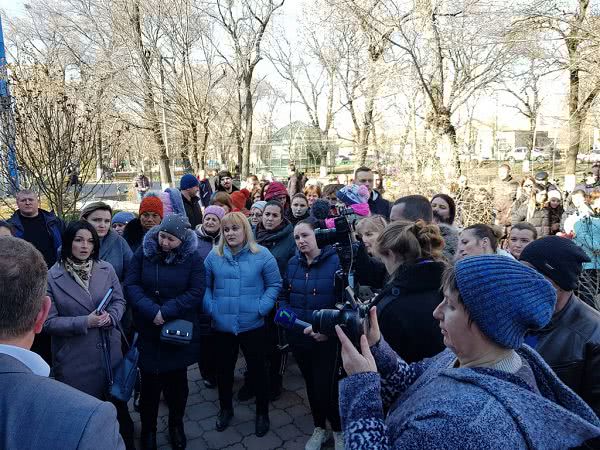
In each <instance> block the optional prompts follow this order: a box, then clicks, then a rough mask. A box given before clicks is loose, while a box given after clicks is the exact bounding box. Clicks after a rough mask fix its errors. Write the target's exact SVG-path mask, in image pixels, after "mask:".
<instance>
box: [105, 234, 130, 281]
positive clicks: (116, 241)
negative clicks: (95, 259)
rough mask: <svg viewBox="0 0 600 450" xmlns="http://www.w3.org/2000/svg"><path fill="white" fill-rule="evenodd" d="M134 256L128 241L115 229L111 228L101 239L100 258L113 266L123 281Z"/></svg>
mask: <svg viewBox="0 0 600 450" xmlns="http://www.w3.org/2000/svg"><path fill="white" fill-rule="evenodd" d="M132 257H133V252H132V251H131V248H129V244H128V243H127V241H126V240H125V239H123V238H122V237H121V236H119V234H118V233H116V232H114V231H113V230H110V231H109V232H108V234H107V235H106V236H105V237H104V239H102V240H101V241H100V259H101V260H102V261H106V262H108V263H110V264H111V265H112V266H113V269H115V273H116V274H117V277H118V278H119V281H121V282H123V280H124V279H125V269H126V268H127V266H129V261H131V258H132Z"/></svg>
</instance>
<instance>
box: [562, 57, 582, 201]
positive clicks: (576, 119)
mask: <svg viewBox="0 0 600 450" xmlns="http://www.w3.org/2000/svg"><path fill="white" fill-rule="evenodd" d="M575 52H576V50H575V51H570V52H569V53H570V61H571V65H570V70H569V149H568V150H567V158H566V161H565V189H566V190H568V191H572V190H573V188H574V187H575V181H576V177H575V170H576V165H577V153H578V152H579V143H580V141H581V125H582V120H581V119H582V118H581V114H580V111H579V69H578V67H577V64H575V63H576V59H577V58H576V53H575Z"/></svg>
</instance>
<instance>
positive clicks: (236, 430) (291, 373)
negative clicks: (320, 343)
mask: <svg viewBox="0 0 600 450" xmlns="http://www.w3.org/2000/svg"><path fill="white" fill-rule="evenodd" d="M243 367H244V364H243V359H242V358H241V357H240V359H239V360H238V365H237V368H236V371H235V380H234V387H233V392H234V400H233V408H234V414H235V415H234V418H233V420H232V422H231V425H230V426H229V428H227V430H225V431H223V432H221V433H219V432H217V431H216V430H215V421H216V416H217V412H218V410H219V400H218V395H217V390H216V389H208V388H206V387H205V386H204V383H203V382H202V379H201V378H200V373H199V371H198V367H197V366H196V365H194V366H191V367H190V368H189V370H188V384H189V388H190V394H189V396H188V403H187V408H186V414H185V422H184V425H185V432H186V436H187V439H188V446H187V448H188V449H189V450H205V449H210V450H217V449H227V450H271V449H285V450H303V449H304V444H305V443H306V441H307V440H308V438H309V437H310V435H311V434H312V431H313V421H312V417H311V415H310V409H309V406H308V400H307V398H306V391H305V388H304V380H303V379H302V376H301V375H300V371H299V369H298V366H297V365H296V363H295V361H294V359H293V357H291V355H290V358H289V360H288V367H287V370H286V373H285V375H284V378H283V387H284V391H283V394H282V395H281V397H280V398H279V399H278V400H276V401H274V402H271V405H270V410H269V418H270V420H271V429H270V431H269V433H267V435H266V436H264V437H262V438H258V437H256V436H255V435H254V418H255V414H254V406H255V405H254V400H251V401H248V402H243V403H240V402H238V401H237V391H238V390H239V388H240V387H241V386H242V382H243V375H242V371H243ZM158 415H159V417H158V436H157V441H158V446H159V448H160V449H161V450H162V449H170V448H171V446H170V445H169V431H168V426H167V423H168V408H167V406H166V404H165V403H164V401H161V404H160V408H159V411H158ZM131 417H132V419H133V421H134V425H135V433H136V438H138V439H139V435H140V432H141V425H140V415H139V414H138V413H136V412H135V411H133V408H131ZM136 445H137V448H138V449H139V441H137V442H136ZM323 449H324V450H331V449H333V442H332V441H331V442H328V443H327V445H326V446H324V447H323Z"/></svg>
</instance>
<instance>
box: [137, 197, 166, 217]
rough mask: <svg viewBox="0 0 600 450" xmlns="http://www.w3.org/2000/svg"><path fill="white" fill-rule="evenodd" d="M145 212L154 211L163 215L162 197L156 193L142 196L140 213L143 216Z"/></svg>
mask: <svg viewBox="0 0 600 450" xmlns="http://www.w3.org/2000/svg"><path fill="white" fill-rule="evenodd" d="M145 212H153V213H156V214H158V215H159V216H160V218H161V219H162V217H163V204H162V202H161V201H160V198H158V197H157V195H156V194H153V193H151V194H146V195H145V196H144V198H142V202H141V203H140V210H139V215H140V216H141V215H142V214H144V213H145Z"/></svg>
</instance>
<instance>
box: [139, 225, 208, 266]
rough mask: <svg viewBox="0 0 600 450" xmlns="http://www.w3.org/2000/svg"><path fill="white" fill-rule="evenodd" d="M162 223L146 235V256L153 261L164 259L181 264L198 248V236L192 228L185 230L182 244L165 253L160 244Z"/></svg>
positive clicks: (166, 262)
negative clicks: (159, 234)
mask: <svg viewBox="0 0 600 450" xmlns="http://www.w3.org/2000/svg"><path fill="white" fill-rule="evenodd" d="M159 231H160V225H157V226H155V227H153V228H151V229H150V230H149V231H148V232H147V233H146V235H145V236H144V243H143V248H144V256H145V257H146V258H148V259H150V260H152V261H156V260H158V259H162V258H164V259H163V262H164V263H165V264H179V263H181V262H183V261H184V260H185V259H186V258H188V257H189V256H191V255H192V254H193V253H194V252H195V251H196V250H197V249H198V238H197V236H196V233H195V232H194V231H192V230H189V229H188V230H186V231H185V239H183V240H182V242H181V245H180V246H179V247H177V248H176V249H174V250H171V251H170V252H169V253H168V254H165V253H164V252H163V251H162V250H161V249H160V247H159V245H158V233H159Z"/></svg>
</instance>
